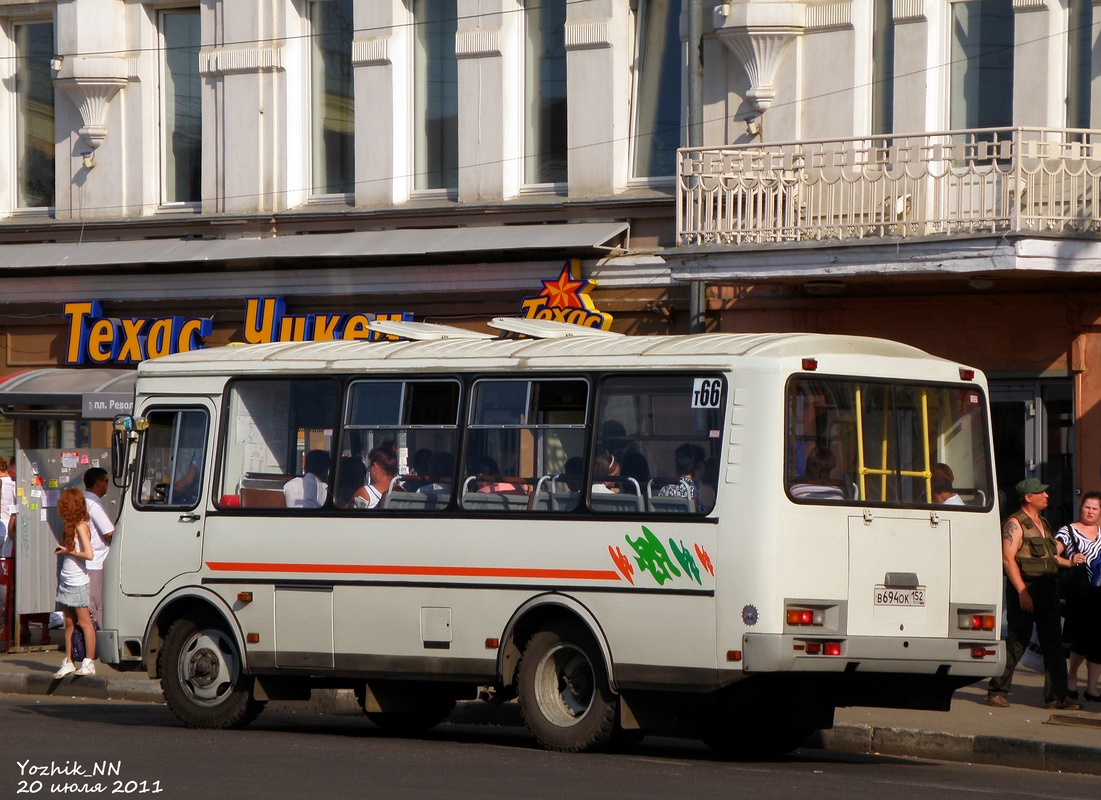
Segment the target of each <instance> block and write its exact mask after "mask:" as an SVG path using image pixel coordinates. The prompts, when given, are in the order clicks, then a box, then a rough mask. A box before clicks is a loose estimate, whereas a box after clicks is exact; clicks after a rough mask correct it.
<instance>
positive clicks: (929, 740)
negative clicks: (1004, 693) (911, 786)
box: [807, 723, 1101, 775]
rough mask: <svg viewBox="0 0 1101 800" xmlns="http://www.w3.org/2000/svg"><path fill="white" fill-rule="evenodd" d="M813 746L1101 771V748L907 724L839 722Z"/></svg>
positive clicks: (1033, 767) (1023, 766)
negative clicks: (907, 726)
mask: <svg viewBox="0 0 1101 800" xmlns="http://www.w3.org/2000/svg"><path fill="white" fill-rule="evenodd" d="M807 746H808V747H820V748H822V749H825V750H831V751H835V752H843V753H860V754H863V755H884V756H899V757H904V758H928V759H935V760H938V761H959V762H964V763H968V764H982V765H986V766H997V767H1015V768H1018V769H1030V770H1039V771H1047V772H1076V773H1082V774H1086V775H1101V746H1099V747H1089V746H1086V745H1071V744H1056V743H1053V742H1038V741H1032V740H1027V739H1011V738H1008V737H1003V736H967V735H960V734H951V733H940V732H935V731H921V730H911V729H906V728H884V727H873V726H870V725H851V724H844V723H842V724H837V725H834V727H833V728H832V729H831V730H828V731H820V732H819V733H818V734H816V735H815V736H814V737H813V738H812V739H811V741H810V742H808V744H807Z"/></svg>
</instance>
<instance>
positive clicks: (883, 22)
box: [872, 0, 895, 133]
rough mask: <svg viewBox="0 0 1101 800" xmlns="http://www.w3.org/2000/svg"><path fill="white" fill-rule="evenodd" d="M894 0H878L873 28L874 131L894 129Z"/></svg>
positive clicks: (892, 130) (891, 131)
mask: <svg viewBox="0 0 1101 800" xmlns="http://www.w3.org/2000/svg"><path fill="white" fill-rule="evenodd" d="M893 7H894V0H875V8H874V11H873V13H874V15H875V20H874V22H873V30H872V133H894V131H895V15H894V11H893Z"/></svg>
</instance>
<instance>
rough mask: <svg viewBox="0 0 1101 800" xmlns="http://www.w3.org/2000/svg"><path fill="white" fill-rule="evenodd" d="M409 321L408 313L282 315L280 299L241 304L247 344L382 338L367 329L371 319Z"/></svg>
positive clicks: (258, 299)
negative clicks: (243, 311)
mask: <svg viewBox="0 0 1101 800" xmlns="http://www.w3.org/2000/svg"><path fill="white" fill-rule="evenodd" d="M376 319H377V320H396V321H398V322H412V321H413V314H412V312H410V311H397V312H389V313H381V314H372V313H369V312H368V313H361V314H301V315H291V316H288V315H287V314H286V303H285V301H284V300H283V298H282V297H250V298H249V299H248V300H246V301H245V326H244V327H245V341H246V342H247V343H248V344H266V343H268V342H325V341H331V340H333V339H365V340H369V341H372V342H374V341H378V340H380V339H385V338H386V337H385V336H383V335H382V334H378V333H375V332H374V331H371V330H368V329H367V323H368V322H372V321H374V320H376Z"/></svg>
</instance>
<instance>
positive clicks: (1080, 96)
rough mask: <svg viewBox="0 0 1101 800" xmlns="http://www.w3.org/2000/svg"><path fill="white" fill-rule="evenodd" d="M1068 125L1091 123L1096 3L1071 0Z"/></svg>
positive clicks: (1068, 33) (1079, 126) (1068, 39)
mask: <svg viewBox="0 0 1101 800" xmlns="http://www.w3.org/2000/svg"><path fill="white" fill-rule="evenodd" d="M1067 37H1068V38H1067V123H1066V124H1067V127H1070V128H1088V127H1090V111H1091V108H1090V71H1091V68H1092V66H1093V64H1092V55H1093V45H1092V38H1093V3H1092V2H1091V0H1070V23H1069V24H1068V25H1067Z"/></svg>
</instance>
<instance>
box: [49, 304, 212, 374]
mask: <svg viewBox="0 0 1101 800" xmlns="http://www.w3.org/2000/svg"><path fill="white" fill-rule="evenodd" d="M64 314H65V316H66V317H67V318H68V320H69V341H68V343H67V345H66V347H65V363H66V364H136V363H138V362H139V361H144V360H145V359H147V358H157V357H158V356H166V355H169V354H170V353H184V352H187V351H188V350H198V349H200V348H201V347H203V339H205V338H206V337H208V336H210V334H211V330H212V324H213V323H212V321H211V320H209V319H197V318H193V319H188V318H185V317H161V318H160V319H141V318H132V319H125V318H121V319H109V318H106V317H104V316H103V309H102V308H101V306H100V304H99V302H98V301H96V300H88V301H85V302H80V303H66V304H65V311H64Z"/></svg>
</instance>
